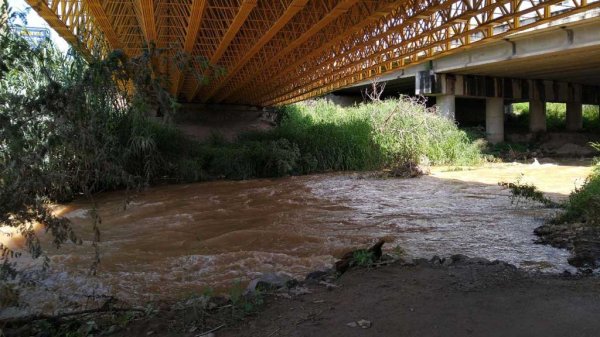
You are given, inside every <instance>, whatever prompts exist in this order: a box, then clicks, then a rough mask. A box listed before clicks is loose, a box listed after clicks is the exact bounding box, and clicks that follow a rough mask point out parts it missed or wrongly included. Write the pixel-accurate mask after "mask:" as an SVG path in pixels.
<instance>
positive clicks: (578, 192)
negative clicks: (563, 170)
mask: <svg viewBox="0 0 600 337" xmlns="http://www.w3.org/2000/svg"><path fill="white" fill-rule="evenodd" d="M593 146H594V147H595V148H596V149H597V150H600V144H593ZM564 206H565V211H564V212H563V213H562V214H560V215H559V216H558V217H557V218H556V219H554V222H555V223H564V222H574V221H583V222H585V223H586V224H588V225H593V226H598V225H600V164H596V167H595V168H594V172H593V173H592V174H591V175H590V176H589V177H588V178H587V179H586V181H585V183H584V184H583V186H581V187H580V188H577V189H575V191H573V192H572V193H571V195H570V196H569V199H568V200H567V202H566V203H565V205H564Z"/></svg>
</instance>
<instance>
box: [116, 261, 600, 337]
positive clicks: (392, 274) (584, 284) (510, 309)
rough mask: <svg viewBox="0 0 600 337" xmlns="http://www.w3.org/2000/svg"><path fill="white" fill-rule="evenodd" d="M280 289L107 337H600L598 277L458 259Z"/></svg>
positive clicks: (319, 278)
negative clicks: (257, 300) (251, 307)
mask: <svg viewBox="0 0 600 337" xmlns="http://www.w3.org/2000/svg"><path fill="white" fill-rule="evenodd" d="M275 279H276V278H275ZM284 284H286V283H281V284H280V285H281V286H283V287H282V288H280V289H278V290H275V289H271V290H270V291H269V292H268V294H267V295H262V296H263V297H262V299H261V304H260V307H259V308H257V310H255V311H253V313H252V314H251V315H250V316H247V317H246V318H244V319H242V320H238V321H231V318H230V317H223V316H222V315H221V316H219V311H222V310H229V309H227V308H228V307H231V305H232V304H231V303H229V304H226V303H225V304H221V305H220V307H219V306H217V304H214V305H212V306H211V305H210V303H213V302H211V301H206V302H205V303H209V304H208V305H207V306H209V307H212V309H199V308H198V307H188V308H187V311H186V310H182V309H181V308H179V309H177V306H173V307H171V308H168V309H165V310H164V311H161V312H160V313H159V314H156V315H154V316H152V317H149V318H142V319H137V320H132V321H131V322H130V324H129V325H127V326H125V327H124V328H122V329H118V331H117V332H116V333H115V334H114V335H113V336H118V337H121V336H122V337H125V336H127V337H143V336H165V337H176V336H185V337H197V336H206V337H208V336H217V337H244V336H252V337H256V336H262V337H266V336H268V337H274V336H282V337H283V336H328V337H330V336H344V337H346V336H445V337H446V336H485V337H491V336H502V337H504V336H528V337H535V336H544V337H552V336H557V337H558V336H560V337H562V336H590V337H592V336H597V331H599V330H600V321H598V319H597V317H598V315H599V314H600V301H599V299H600V279H598V278H597V277H586V276H581V275H571V274H563V275H541V274H535V273H530V272H526V271H523V270H521V269H518V268H516V267H514V266H512V265H510V264H507V263H504V262H500V261H489V260H485V259H481V258H468V257H466V256H464V255H454V256H452V257H447V258H442V259H440V258H437V257H434V258H432V259H431V260H425V259H419V260H415V261H413V262H410V263H406V262H403V261H396V262H393V263H391V264H389V265H382V266H379V267H368V268H364V267H362V268H356V269H351V270H350V271H348V272H347V273H345V274H343V275H342V276H341V277H340V278H337V279H331V277H330V276H329V274H325V275H323V274H321V273H311V274H309V275H308V277H307V279H306V280H304V281H302V282H287V286H285V285H284ZM251 296H253V295H250V297H249V298H252V297H251ZM218 301H219V300H217V301H216V302H215V303H218ZM173 308H175V309H173ZM222 308H225V309H222ZM203 310H206V311H205V312H204V314H199V312H200V313H201V312H203ZM226 312H228V311H226ZM194 313H195V315H196V316H194ZM190 317H192V318H193V317H196V318H197V320H196V321H194V320H193V319H191V318H190ZM202 318H204V319H202ZM223 322H230V324H227V323H223ZM207 323H208V325H207ZM211 324H212V325H211ZM206 331H210V332H209V333H206V334H204V333H203V332H206Z"/></svg>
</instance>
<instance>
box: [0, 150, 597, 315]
mask: <svg viewBox="0 0 600 337" xmlns="http://www.w3.org/2000/svg"><path fill="white" fill-rule="evenodd" d="M590 171H591V169H590V167H589V166H588V165H586V163H585V162H571V163H569V164H568V165H558V164H541V165H531V164H490V165H488V166H485V167H481V168H477V169H473V170H461V171H457V170H445V169H444V168H435V169H433V173H432V175H430V176H425V177H421V178H417V179H382V178H375V177H370V176H369V175H368V174H361V173H343V174H342V173H340V174H323V175H312V176H302V177H289V178H282V179H263V180H251V181H237V182H231V181H222V182H210V183H200V184H188V185H174V186H162V187H156V188H152V189H149V190H147V191H145V192H143V193H140V194H137V195H135V196H133V199H132V202H131V203H130V204H129V205H128V206H127V208H126V209H124V207H123V206H124V198H125V196H124V194H123V193H107V194H104V195H101V196H99V197H98V199H97V201H98V205H99V207H98V211H99V213H100V215H101V217H102V224H101V226H100V228H101V233H102V242H101V254H102V256H101V259H102V260H101V264H100V268H99V270H98V274H97V275H96V276H90V275H89V273H88V271H89V266H90V264H91V261H92V256H93V254H92V249H91V246H90V241H89V240H90V238H91V225H90V218H89V211H90V204H89V203H86V202H75V203H72V204H69V205H64V206H60V207H58V208H57V212H58V213H59V214H61V215H64V216H66V217H68V218H69V219H71V220H72V221H73V223H74V226H75V228H76V231H77V233H78V235H79V236H80V237H81V238H83V239H84V243H83V245H81V246H77V245H66V246H64V247H62V248H61V249H60V250H54V249H50V251H49V255H50V256H51V261H52V263H51V267H50V269H49V270H48V271H47V272H41V271H40V261H30V260H27V259H22V260H20V261H19V263H20V267H21V268H23V269H24V270H27V272H28V275H29V277H31V279H33V280H34V281H36V282H37V285H36V286H35V287H32V288H29V289H26V290H24V291H23V292H22V299H23V300H25V302H26V303H28V304H29V305H30V308H34V309H36V310H39V309H43V310H46V311H52V310H55V309H57V308H61V309H65V308H68V307H75V306H77V305H80V304H82V303H88V301H89V296H91V295H93V296H96V297H98V296H100V298H101V297H102V296H116V297H117V298H120V299H123V300H125V301H127V302H129V303H131V304H140V303H144V302H146V301H155V300H176V299H180V298H183V297H185V296H187V295H190V294H193V293H198V292H200V291H203V290H205V289H207V288H213V289H216V290H219V289H224V288H226V287H229V286H231V285H232V284H233V283H234V282H242V283H243V282H247V281H248V280H250V279H252V278H255V277H257V276H259V275H260V274H261V273H267V272H286V273H289V274H291V275H293V276H298V277H302V276H303V275H305V274H306V273H307V272H310V271H313V270H316V269H320V268H326V267H329V266H331V264H332V263H333V262H334V260H335V257H336V256H339V255H341V254H342V253H343V252H344V251H346V250H348V249H349V248H353V247H356V246H364V245H368V244H371V243H373V242H374V241H375V240H376V239H378V238H382V237H385V238H386V239H387V242H388V243H387V244H386V246H385V248H386V249H387V250H388V252H390V253H397V252H399V251H400V250H402V251H403V252H404V254H405V255H406V256H408V257H431V256H433V255H434V254H438V255H449V254H456V253H462V254H466V255H471V256H480V257H484V258H488V259H500V260H504V261H507V262H510V263H513V264H515V265H518V266H520V267H523V268H526V269H530V270H536V271H543V272H561V271H563V270H565V269H570V267H569V266H568V264H567V257H568V256H569V254H568V252H566V251H564V250H559V249H555V248H552V247H548V246H542V245H536V244H534V243H533V241H534V240H535V236H534V235H533V229H534V228H535V227H537V226H539V225H541V224H542V223H543V222H544V221H545V220H546V219H547V218H549V217H550V216H552V215H553V214H554V212H556V211H555V210H551V209H546V208H543V207H541V206H538V205H534V204H530V203H522V204H520V205H519V206H515V205H511V202H510V200H509V197H508V196H509V193H508V191H506V190H503V189H502V188H500V187H499V186H498V185H497V183H498V182H499V181H511V182H512V181H515V180H516V179H517V178H518V177H519V176H520V175H521V174H523V181H525V182H533V183H535V184H536V185H537V186H538V187H539V188H540V189H541V190H542V191H544V192H546V193H549V195H550V196H551V197H552V198H554V199H561V198H565V197H566V196H567V195H568V193H569V192H570V191H571V190H572V189H573V188H574V187H575V186H576V185H579V184H581V183H582V182H583V181H584V178H585V177H586V176H587V175H588V174H589V173H590ZM3 240H4V241H3V242H5V243H9V244H11V245H13V246H18V245H19V238H18V237H12V238H3ZM43 240H48V238H43ZM397 247H398V248H397Z"/></svg>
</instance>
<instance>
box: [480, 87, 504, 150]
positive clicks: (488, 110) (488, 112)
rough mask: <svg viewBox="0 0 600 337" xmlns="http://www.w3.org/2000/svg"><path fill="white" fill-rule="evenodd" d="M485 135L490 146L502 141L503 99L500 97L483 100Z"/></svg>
mask: <svg viewBox="0 0 600 337" xmlns="http://www.w3.org/2000/svg"><path fill="white" fill-rule="evenodd" d="M485 133H486V138H487V140H488V142H490V143H492V144H497V143H501V142H503V141H504V99H503V98H501V97H493V98H486V100H485Z"/></svg>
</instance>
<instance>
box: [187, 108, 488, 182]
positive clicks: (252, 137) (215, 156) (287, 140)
mask: <svg viewBox="0 0 600 337" xmlns="http://www.w3.org/2000/svg"><path fill="white" fill-rule="evenodd" d="M281 113H282V116H281V122H280V124H279V126H278V127H276V128H274V129H272V130H270V131H267V132H253V133H247V134H244V135H241V136H240V137H239V139H238V140H237V141H235V142H230V143H228V142H225V141H223V140H219V139H217V140H214V139H213V141H211V142H208V143H206V144H202V145H200V146H199V153H200V156H201V157H202V158H203V159H202V160H200V161H199V162H200V163H202V165H203V166H202V168H201V170H202V171H203V172H206V173H207V174H208V175H209V176H211V177H217V178H218V177H223V178H230V179H245V178H252V177H264V176H282V175H289V174H309V173H315V172H326V171H344V170H373V169H380V168H396V167H399V166H402V165H403V164H405V163H407V162H411V163H415V164H418V163H428V164H433V165H475V164H478V163H480V162H481V161H482V160H483V157H482V155H481V152H480V147H479V146H478V145H477V144H475V143H473V142H471V141H470V140H469V138H468V137H467V135H466V133H465V132H463V131H461V130H459V129H458V127H457V126H456V125H455V124H454V123H453V122H452V121H450V120H447V119H445V118H443V117H441V116H439V115H437V113H436V112H435V110H431V109H427V108H426V107H425V105H424V104H423V103H421V102H418V101H416V100H414V99H410V98H407V97H401V98H398V99H392V100H387V101H383V102H373V103H367V104H361V105H358V106H354V107H349V108H342V107H339V106H337V105H335V104H333V103H330V102H328V101H325V100H317V101H311V102H305V103H299V104H295V105H291V106H288V107H285V108H284V109H283V110H282V112H281Z"/></svg>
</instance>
